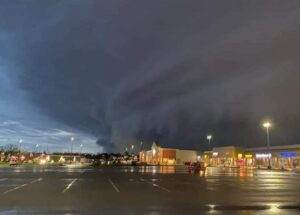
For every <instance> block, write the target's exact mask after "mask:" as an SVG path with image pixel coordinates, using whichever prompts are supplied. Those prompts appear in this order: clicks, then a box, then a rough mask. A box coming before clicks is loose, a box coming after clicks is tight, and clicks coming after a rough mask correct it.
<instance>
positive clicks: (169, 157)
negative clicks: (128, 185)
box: [139, 143, 199, 165]
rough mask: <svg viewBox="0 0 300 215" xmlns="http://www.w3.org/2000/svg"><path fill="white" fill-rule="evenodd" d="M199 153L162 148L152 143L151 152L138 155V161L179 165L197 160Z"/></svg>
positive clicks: (142, 152)
mask: <svg viewBox="0 0 300 215" xmlns="http://www.w3.org/2000/svg"><path fill="white" fill-rule="evenodd" d="M198 154H199V152H197V151H194V150H180V149H171V148H162V147H160V146H158V145H156V144H155V143H153V145H152V147H151V150H149V151H141V152H140V153H139V156H140V161H141V162H145V163H148V164H159V165H180V164H184V163H186V162H191V161H192V162H194V161H196V160H197V156H198Z"/></svg>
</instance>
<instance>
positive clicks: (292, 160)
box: [247, 145, 300, 169]
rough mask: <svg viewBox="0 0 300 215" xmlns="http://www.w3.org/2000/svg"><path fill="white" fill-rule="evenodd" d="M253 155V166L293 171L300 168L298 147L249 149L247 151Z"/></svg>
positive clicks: (299, 147)
mask: <svg viewBox="0 0 300 215" xmlns="http://www.w3.org/2000/svg"><path fill="white" fill-rule="evenodd" d="M247 151H248V152H251V153H253V154H255V160H254V166H256V167H268V165H269V162H270V164H271V166H272V168H276V169H294V168H297V167H299V166H300V145H287V146H272V147H270V148H269V150H268V149H267V148H266V147H261V148H251V149H248V150H247Z"/></svg>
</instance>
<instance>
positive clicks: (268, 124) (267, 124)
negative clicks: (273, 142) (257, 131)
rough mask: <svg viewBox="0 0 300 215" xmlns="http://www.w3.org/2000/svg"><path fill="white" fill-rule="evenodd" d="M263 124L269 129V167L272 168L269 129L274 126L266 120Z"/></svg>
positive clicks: (268, 134)
mask: <svg viewBox="0 0 300 215" xmlns="http://www.w3.org/2000/svg"><path fill="white" fill-rule="evenodd" d="M263 126H264V128H266V130H267V150H268V153H269V155H270V156H269V166H268V168H269V169H271V168H272V165H271V151H270V132H269V129H270V127H271V126H272V125H271V123H270V122H264V123H263Z"/></svg>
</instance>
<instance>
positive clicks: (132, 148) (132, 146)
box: [131, 145, 134, 153]
mask: <svg viewBox="0 0 300 215" xmlns="http://www.w3.org/2000/svg"><path fill="white" fill-rule="evenodd" d="M133 150H134V145H131V151H132V153H133Z"/></svg>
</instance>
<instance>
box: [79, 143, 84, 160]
mask: <svg viewBox="0 0 300 215" xmlns="http://www.w3.org/2000/svg"><path fill="white" fill-rule="evenodd" d="M82 147H83V145H82V144H80V155H79V157H81V154H82Z"/></svg>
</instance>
